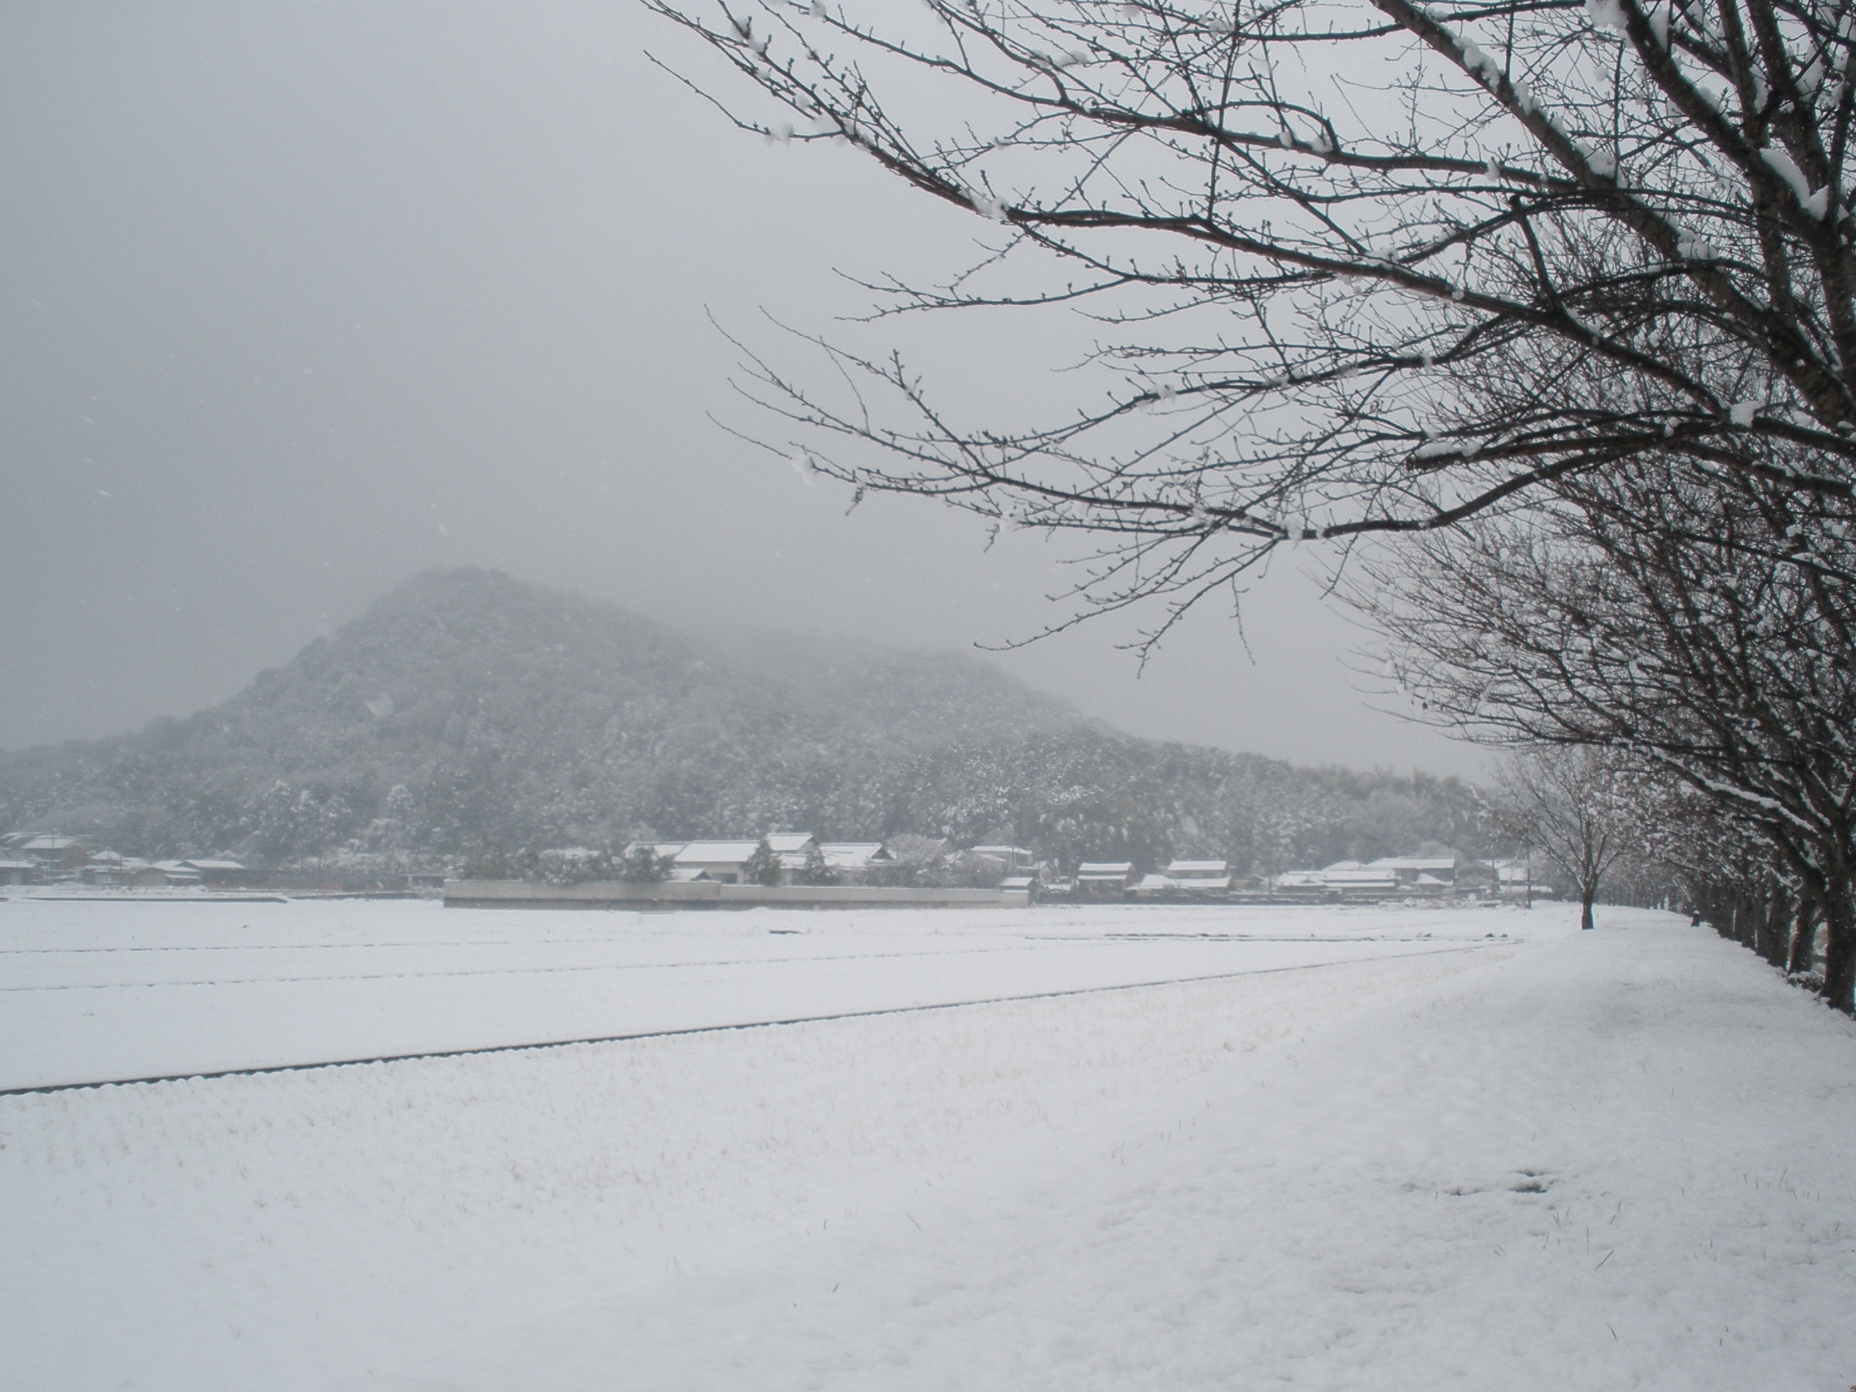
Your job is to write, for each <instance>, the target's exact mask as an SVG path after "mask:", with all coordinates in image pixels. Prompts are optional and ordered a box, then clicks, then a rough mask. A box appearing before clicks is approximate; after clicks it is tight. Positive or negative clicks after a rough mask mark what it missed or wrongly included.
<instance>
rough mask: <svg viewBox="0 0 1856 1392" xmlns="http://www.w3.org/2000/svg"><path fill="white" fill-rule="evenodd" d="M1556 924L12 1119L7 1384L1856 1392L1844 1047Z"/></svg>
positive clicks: (1848, 1070) (1850, 1121)
mask: <svg viewBox="0 0 1856 1392" xmlns="http://www.w3.org/2000/svg"><path fill="white" fill-rule="evenodd" d="M1566 913H1567V911H1566V910H1564V909H1560V910H1536V911H1535V914H1534V915H1531V916H1527V918H1526V919H1525V920H1524V922H1525V923H1526V924H1527V929H1528V931H1527V932H1526V933H1525V934H1520V933H1517V934H1516V937H1517V938H1520V937H1523V936H1525V937H1526V938H1527V939H1529V941H1528V942H1526V943H1525V944H1514V945H1499V944H1498V945H1497V946H1494V947H1491V948H1489V949H1486V950H1485V951H1482V952H1478V953H1451V954H1437V955H1432V956H1427V957H1418V958H1399V959H1397V960H1389V961H1388V960H1381V961H1371V960H1362V961H1358V962H1352V963H1342V964H1337V965H1334V966H1332V967H1329V968H1326V969H1324V970H1322V971H1318V972H1311V973H1282V974H1276V975H1271V976H1260V977H1248V978H1236V979H1229V980H1223V981H1217V982H1204V983H1198V984H1190V985H1179V986H1163V987H1155V988H1151V989H1148V990H1141V991H1130V992H1120V993H1107V994H1101V995H1093V996H1073V997H1067V998H1061V999H1056V1000H1046V1001H1037V1002H1021V1003H1015V1004H1009V1005H999V1006H986V1007H976V1008H973V1009H969V1010H961V1011H948V1012H941V1013H938V1014H933V1015H903V1016H887V1017H878V1018H871V1019H862V1020H850V1021H840V1022H834V1023H830V1024H818V1025H805V1026H799V1027H793V1028H789V1029H781V1030H772V1031H758V1032H752V1033H739V1034H729V1035H703V1036H691V1037H684V1038H679V1039H664V1040H651V1041H642V1042H639V1043H635V1044H628V1045H608V1046H594V1047H587V1048H576V1049H565V1050H558V1051H550V1052H547V1053H542V1054H532V1055H499V1056H493V1057H479V1058H471V1059H455V1060H440V1061H433V1062H423V1063H407V1064H393V1065H386V1066H378V1067H368V1068H357V1069H346V1070H332V1071H328V1072H324V1073H316V1074H295V1075H286V1076H281V1077H264V1078H236V1079H226V1080H221V1081H218V1082H210V1083H209V1082H194V1083H170V1084H161V1085H158V1086H154V1087H137V1088H122V1089H109V1090H105V1091H102V1092H93V1093H75V1094H60V1095H56V1096H50V1097H23V1098H11V1099H0V1204H3V1205H4V1206H5V1214H4V1218H5V1223H4V1226H5V1229H6V1231H7V1233H8V1241H7V1243H6V1244H5V1246H4V1248H0V1311H4V1314H0V1324H3V1325H4V1327H0V1337H3V1338H4V1340H5V1344H6V1346H7V1349H8V1356H7V1358H6V1359H5V1360H4V1361H3V1362H0V1385H6V1386H9V1387H10V1386H18V1387H22V1388H26V1387H32V1388H40V1387H58V1388H91V1387H99V1388H100V1387H118V1386H128V1387H160V1388H188V1389H190V1390H191V1389H208V1388H215V1387H258V1386H262V1387H265V1388H267V1389H273V1388H274V1389H293V1388H305V1389H308V1388H331V1387H348V1386H357V1387H359V1386H390V1387H400V1388H407V1389H410V1388H428V1389H429V1388H469V1389H486V1392H487V1390H488V1389H498V1392H500V1390H501V1389H509V1388H523V1389H530V1388H533V1389H569V1388H572V1389H589V1390H590V1389H616V1388H653V1389H656V1388H685V1387H687V1388H715V1389H723V1388H727V1389H735V1388H743V1387H753V1388H756V1389H763V1388H764V1389H784V1388H802V1387H804V1388H811V1387H819V1388H851V1387H857V1388H869V1387H882V1388H885V1389H889V1388H918V1387H919V1388H946V1387H963V1388H966V1387H974V1388H993V1387H997V1388H1013V1389H1024V1388H1031V1389H1037V1388H1051V1389H1057V1388H1062V1389H1066V1390H1067V1389H1073V1388H1095V1387H1103V1388H1179V1387H1201V1386H1211V1387H1230V1388H1246V1389H1248V1388H1259V1387H1270V1386H1293V1387H1297V1388H1304V1387H1306V1388H1328V1387H1334V1388H1341V1387H1372V1388H1391V1389H1400V1388H1413V1389H1417V1388H1424V1389H1427V1390H1428V1389H1433V1388H1438V1387H1446V1386H1457V1387H1463V1388H1478V1389H1480V1388H1498V1387H1499V1388H1510V1387H1512V1388H1523V1389H1525V1388H1542V1389H1546V1388H1553V1389H1556V1392H1558V1389H1564V1388H1568V1387H1577V1388H1581V1389H1590V1388H1612V1387H1617V1388H1626V1387H1654V1388H1665V1387H1666V1388H1670V1389H1676V1388H1681V1389H1684V1392H1687V1390H1688V1389H1707V1388H1722V1389H1727V1388H1733V1389H1736V1390H1737V1389H1743V1388H1750V1387H1758V1388H1774V1389H1782V1388H1793V1387H1796V1388H1831V1389H1841V1388H1844V1387H1846V1386H1848V1385H1849V1384H1850V1383H1852V1382H1856V1333H1853V1332H1852V1327H1851V1323H1850V1319H1849V1313H1848V1307H1849V1296H1850V1294H1851V1292H1852V1290H1856V1173H1853V1171H1852V1158H1851V1157H1852V1156H1856V1106H1852V1105H1851V1103H1852V1102H1853V1101H1856V1096H1853V1093H1856V1082H1853V1080H1856V1068H1853V1067H1852V1065H1856V1031H1852V1029H1851V1026H1850V1024H1849V1022H1848V1021H1846V1020H1843V1019H1841V1018H1840V1017H1836V1016H1833V1015H1830V1014H1829V1013H1828V1012H1825V1011H1824V1010H1822V1009H1821V1008H1820V1007H1818V1006H1816V1005H1814V1004H1813V1003H1812V1002H1811V1001H1809V1000H1808V999H1807V998H1805V997H1804V996H1802V995H1801V994H1800V993H1798V992H1796V991H1793V990H1792V989H1791V988H1789V987H1787V986H1785V985H1784V984H1783V983H1782V982H1780V981H1778V980H1777V979H1776V978H1775V977H1773V976H1772V975H1771V974H1770V973H1769V972H1768V971H1767V970H1766V969H1765V968H1764V967H1763V966H1761V965H1760V964H1759V963H1758V962H1757V961H1756V960H1755V959H1753V958H1752V957H1751V955H1750V954H1747V953H1745V952H1744V951H1742V950H1741V949H1739V948H1736V947H1733V946H1731V945H1729V944H1726V943H1723V942H1721V941H1720V940H1718V939H1716V938H1715V937H1713V935H1712V934H1710V933H1708V932H1706V930H1696V929H1690V928H1688V927H1687V925H1686V924H1685V923H1684V922H1682V921H1681V920H1678V919H1673V918H1669V917H1666V916H1661V915H1651V914H1630V913H1621V912H1614V913H1612V914H1610V915H1607V916H1606V918H1605V920H1604V922H1603V924H1602V926H1601V928H1600V931H1598V932H1597V933H1594V934H1586V935H1578V934H1576V933H1571V932H1567V931H1564V929H1565V928H1566V924H1565V923H1562V922H1559V921H1558V920H1557V919H1555V918H1554V917H1553V916H1554V915H1558V916H1559V917H1561V918H1563V917H1564V916H1565V915H1566ZM1543 915H1544V916H1546V917H1543ZM1515 917H1516V916H1514V915H1509V916H1506V923H1507V925H1509V926H1512V924H1513V922H1514V918H1515ZM1174 921H1175V922H1177V920H1174ZM1298 921H1299V922H1300V924H1301V927H1302V931H1304V932H1307V931H1309V930H1310V924H1309V921H1308V920H1306V919H1302V920H1298ZM1496 921H1498V917H1497V916H1496V915H1490V922H1491V924H1493V923H1494V922H1496ZM1463 926H1464V929H1465V930H1466V932H1467V930H1468V929H1469V927H1470V925H1469V923H1468V922H1467V920H1465V922H1464V925H1463Z"/></svg>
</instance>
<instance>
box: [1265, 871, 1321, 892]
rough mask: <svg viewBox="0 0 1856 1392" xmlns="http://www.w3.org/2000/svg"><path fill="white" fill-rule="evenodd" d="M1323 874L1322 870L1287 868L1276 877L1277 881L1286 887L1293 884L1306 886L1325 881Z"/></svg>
mask: <svg viewBox="0 0 1856 1392" xmlns="http://www.w3.org/2000/svg"><path fill="white" fill-rule="evenodd" d="M1322 874H1323V872H1322V871H1320V870H1285V871H1283V872H1282V874H1280V875H1278V876H1277V877H1276V880H1275V883H1277V884H1279V885H1281V886H1282V887H1283V888H1285V889H1287V888H1290V887H1293V886H1299V887H1304V888H1305V887H1309V886H1315V885H1320V884H1321V883H1323V881H1322Z"/></svg>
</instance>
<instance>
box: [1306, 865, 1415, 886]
mask: <svg viewBox="0 0 1856 1392" xmlns="http://www.w3.org/2000/svg"><path fill="white" fill-rule="evenodd" d="M1321 883H1323V884H1325V885H1330V886H1332V887H1333V888H1335V889H1392V888H1394V887H1396V886H1397V884H1398V876H1397V875H1396V874H1395V873H1393V872H1392V871H1390V870H1369V869H1366V868H1364V867H1362V868H1360V869H1358V870H1323V871H1322V872H1321Z"/></svg>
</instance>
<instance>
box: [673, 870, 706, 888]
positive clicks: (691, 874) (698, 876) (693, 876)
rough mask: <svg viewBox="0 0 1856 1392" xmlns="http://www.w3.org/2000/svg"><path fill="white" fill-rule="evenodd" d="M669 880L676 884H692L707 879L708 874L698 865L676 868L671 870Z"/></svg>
mask: <svg viewBox="0 0 1856 1392" xmlns="http://www.w3.org/2000/svg"><path fill="white" fill-rule="evenodd" d="M670 878H671V879H672V880H673V881H675V882H676V883H677V884H693V883H694V882H695V881H697V880H706V879H708V878H709V872H708V871H707V870H704V869H703V868H702V867H701V866H700V865H684V866H676V867H673V868H672V870H671V872H670Z"/></svg>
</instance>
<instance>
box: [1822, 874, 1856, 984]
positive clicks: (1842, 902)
mask: <svg viewBox="0 0 1856 1392" xmlns="http://www.w3.org/2000/svg"><path fill="white" fill-rule="evenodd" d="M1823 908H1824V926H1825V928H1826V929H1827V930H1828V931H1827V932H1826V934H1825V936H1826V938H1827V941H1826V942H1825V944H1824V999H1825V1000H1827V1001H1829V1002H1830V1004H1831V1005H1833V1006H1835V1007H1836V1008H1837V1009H1838V1010H1841V1011H1842V1012H1843V1013H1844V1014H1846V1015H1850V1014H1856V998H1853V997H1856V905H1852V903H1851V902H1850V885H1849V882H1848V881H1847V880H1843V879H1840V878H1839V879H1838V880H1836V881H1835V882H1833V883H1832V884H1831V885H1830V887H1829V892H1828V893H1826V894H1825V895H1824V905H1823Z"/></svg>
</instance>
